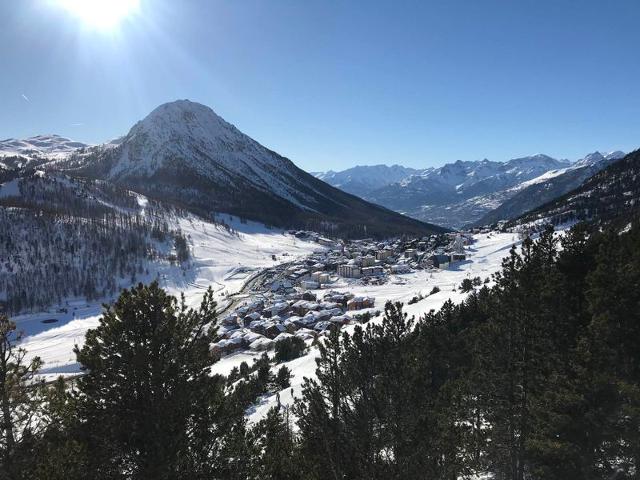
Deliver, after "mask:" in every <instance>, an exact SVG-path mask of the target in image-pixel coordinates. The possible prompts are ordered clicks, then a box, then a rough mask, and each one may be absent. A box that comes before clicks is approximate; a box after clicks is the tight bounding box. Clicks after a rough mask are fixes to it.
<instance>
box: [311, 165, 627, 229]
mask: <svg viewBox="0 0 640 480" xmlns="http://www.w3.org/2000/svg"><path fill="white" fill-rule="evenodd" d="M622 156H624V153H623V152H611V153H609V154H605V155H602V154H600V153H599V152H595V153H593V154H590V155H587V156H586V157H585V158H583V159H580V160H578V161H577V162H574V163H571V162H569V161H568V160H556V159H554V158H551V157H549V156H547V155H543V154H537V155H532V156H528V157H522V158H515V159H512V160H509V161H506V162H494V161H489V160H486V159H485V160H480V161H460V160H459V161H457V162H455V163H449V164H446V165H444V166H442V167H439V168H426V169H423V170H416V169H411V168H406V167H402V166H399V165H394V166H392V167H387V166H385V165H376V166H371V167H367V166H359V167H354V168H350V169H347V170H344V171H342V172H331V171H330V172H326V173H316V174H315V175H316V176H317V177H318V178H322V179H323V180H325V181H327V182H329V183H331V184H332V185H334V186H337V187H338V188H341V189H344V190H346V191H349V192H350V193H353V194H355V195H359V196H362V197H363V198H365V199H366V200H369V201H371V202H374V203H378V204H380V205H383V206H385V207H388V208H391V209H393V210H396V211H398V212H402V213H404V214H406V215H409V216H412V217H414V218H418V219H421V220H424V221H428V222H432V223H436V224H439V225H444V226H447V227H450V228H461V227H464V226H468V225H474V224H487V223H493V222H496V221H498V220H502V219H509V218H514V217H516V216H518V215H521V214H522V213H524V212H525V211H527V210H530V209H532V208H535V207H537V206H539V205H541V204H543V203H545V202H546V201H549V200H550V199H552V198H555V197H557V196H560V195H562V194H564V193H566V192H567V191H569V190H571V189H572V188H575V187H576V186H578V185H579V184H580V183H582V181H584V180H585V179H586V178H589V177H590V176H591V175H593V174H594V173H596V172H598V171H599V170H600V169H602V168H605V167H606V166H607V165H609V164H610V163H611V162H613V161H615V160H617V159H619V158H621V157H622ZM403 177H404V178H403Z"/></svg>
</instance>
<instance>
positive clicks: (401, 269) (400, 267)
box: [391, 263, 411, 273]
mask: <svg viewBox="0 0 640 480" xmlns="http://www.w3.org/2000/svg"><path fill="white" fill-rule="evenodd" d="M391 271H392V272H393V273H409V272H411V267H409V265H407V264H406V263H398V264H397V265H391Z"/></svg>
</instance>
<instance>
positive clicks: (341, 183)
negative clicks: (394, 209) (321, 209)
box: [313, 165, 424, 197]
mask: <svg viewBox="0 0 640 480" xmlns="http://www.w3.org/2000/svg"><path fill="white" fill-rule="evenodd" d="M423 172H424V170H417V169H415V168H409V167H403V166H402V165H391V166H389V165H358V166H355V167H352V168H348V169H347V170H342V171H340V172H334V171H333V170H329V171H328V172H314V173H313V175H315V176H316V177H317V178H319V179H320V180H323V181H325V182H327V183H328V184H330V185H333V186H334V187H338V188H339V189H341V190H344V191H345V192H349V193H353V194H354V195H358V196H359V197H364V196H366V195H367V194H369V193H371V192H373V191H374V190H376V189H378V188H381V187H384V186H386V185H389V184H391V183H395V182H400V181H402V180H405V179H406V178H408V177H410V176H411V175H415V174H418V173H423Z"/></svg>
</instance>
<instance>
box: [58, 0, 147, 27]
mask: <svg viewBox="0 0 640 480" xmlns="http://www.w3.org/2000/svg"><path fill="white" fill-rule="evenodd" d="M58 1H59V3H60V5H61V6H62V7H63V8H65V9H66V10H67V11H68V12H69V13H71V14H73V15H75V16H76V17H78V19H80V21H81V22H82V23H83V24H85V25H86V26H87V27H90V28H94V29H96V30H111V29H113V28H115V27H117V26H118V25H119V24H120V23H122V21H124V20H125V19H127V18H128V17H131V16H132V15H134V14H135V13H136V12H137V11H138V9H139V8H140V0H58Z"/></svg>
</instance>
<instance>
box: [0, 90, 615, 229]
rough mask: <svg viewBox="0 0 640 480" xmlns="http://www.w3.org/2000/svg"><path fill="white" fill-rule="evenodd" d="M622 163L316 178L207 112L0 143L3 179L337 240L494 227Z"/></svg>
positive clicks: (392, 169)
mask: <svg viewBox="0 0 640 480" xmlns="http://www.w3.org/2000/svg"><path fill="white" fill-rule="evenodd" d="M623 156H624V153H623V152H619V151H616V152H611V153H607V154H601V153H599V152H594V153H592V154H589V155H587V156H585V157H584V158H582V159H579V160H577V161H575V162H570V161H568V160H558V159H554V158H552V157H549V156H547V155H543V154H536V155H532V156H527V157H521V158H515V159H512V160H508V161H505V162H496V161H489V160H487V159H485V160H478V161H461V160H458V161H456V162H454V163H449V164H446V165H443V166H442V167H438V168H425V169H415V168H408V167H404V166H401V165H392V166H387V165H374V166H357V167H353V168H349V169H347V170H344V171H341V172H335V171H328V172H315V173H314V174H313V175H311V174H308V173H306V172H304V171H303V170H301V169H299V168H298V167H296V166H295V165H294V164H293V162H291V161H290V160H289V159H287V158H284V157H282V156H280V155H278V154H277V153H276V152H273V151H272V150H269V149H268V148H266V147H264V146H262V145H260V144H259V143H258V142H256V141H255V140H253V139H252V138H250V137H249V136H247V135H245V134H244V133H242V132H241V131H239V130H238V129H237V128H236V127H234V126H233V125H231V124H230V123H228V122H226V121H225V120H224V119H222V118H221V117H219V116H218V115H216V114H215V113H214V112H213V110H211V109H210V108H208V107H206V106H204V105H200V104H198V103H194V102H190V101H188V100H180V101H176V102H171V103H167V104H164V105H161V106H159V107H158V108H156V109H155V110H154V111H153V112H151V113H150V114H149V115H148V116H147V117H146V118H144V119H143V120H141V121H139V122H138V123H136V124H135V125H134V126H133V127H132V128H131V130H130V131H129V132H128V134H126V135H125V136H123V137H121V138H119V139H117V140H115V141H112V142H109V143H105V144H102V145H94V146H90V145H86V144H84V143H80V142H74V141H72V140H70V139H68V138H64V137H61V136H58V135H42V136H37V137H32V138H28V139H24V140H16V139H7V140H2V141H0V171H2V170H15V169H25V168H34V167H41V168H44V169H48V170H53V171H62V172H65V173H66V174H68V175H72V176H78V177H87V178H92V179H99V180H104V181H107V182H110V183H113V184H115V185H118V186H119V187H124V188H127V189H130V190H133V191H137V192H140V193H142V194H145V195H148V196H150V197H152V198H157V199H161V200H163V201H165V202H167V201H168V202H173V203H174V204H176V205H179V206H181V207H183V208H186V209H188V210H190V211H193V212H195V213H198V214H200V215H204V216H212V215H215V214H216V213H230V214H233V215H237V216H240V217H242V218H246V219H250V220H256V221H260V222H263V223H266V224H269V225H274V226H278V227H285V228H287V227H293V228H308V229H313V230H318V231H324V232H327V233H335V234H339V235H342V236H351V237H363V236H369V235H373V236H388V235H389V236H390V235H399V234H428V233H434V232H439V231H443V230H442V229H441V228H439V227H436V226H435V225H441V226H444V227H448V228H462V227H468V226H477V225H487V224H493V223H496V222H498V221H500V220H510V219H514V218H517V217H519V216H521V215H523V214H524V213H525V212H527V211H529V210H532V209H536V208H538V207H540V206H541V205H544V204H546V203H548V202H550V201H553V200H554V199H556V198H559V197H561V196H562V195H565V194H566V193H567V192H570V191H571V190H573V189H575V188H577V187H578V186H580V185H581V184H582V183H583V182H584V181H586V180H587V179H589V178H590V177H592V176H593V175H595V174H596V173H598V172H599V171H601V170H602V169H604V168H606V167H608V166H609V165H611V164H612V163H614V162H615V161H616V160H619V159H620V158H622V157H623Z"/></svg>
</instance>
